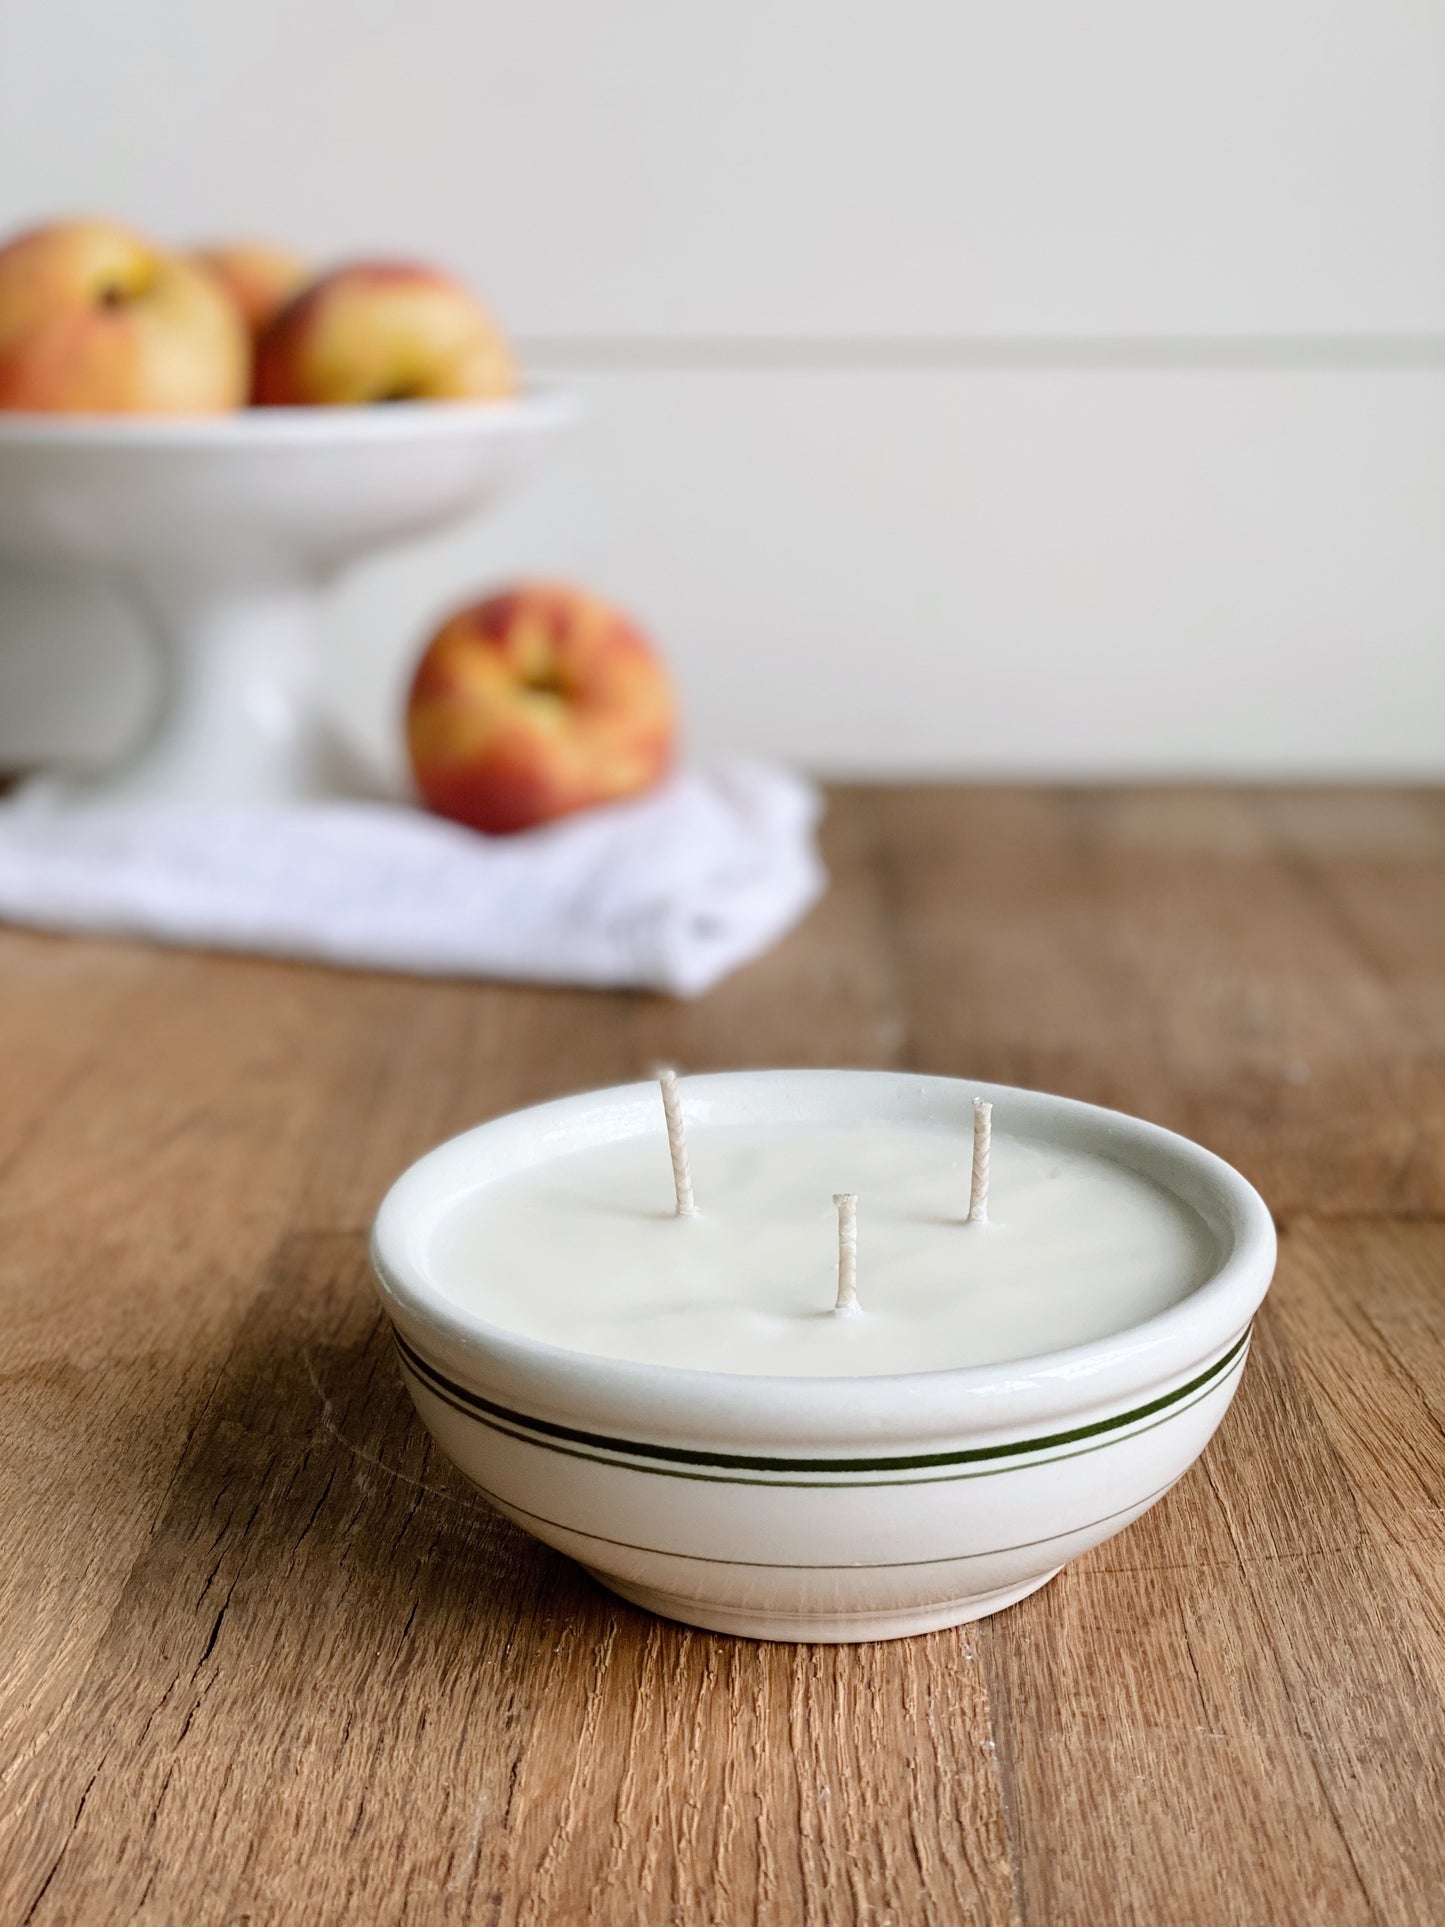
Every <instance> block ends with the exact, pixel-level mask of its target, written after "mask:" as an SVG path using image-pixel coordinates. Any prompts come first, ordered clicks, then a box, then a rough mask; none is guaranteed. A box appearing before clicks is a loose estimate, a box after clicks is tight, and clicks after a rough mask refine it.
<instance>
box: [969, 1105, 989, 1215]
mask: <svg viewBox="0 0 1445 1927" xmlns="http://www.w3.org/2000/svg"><path fill="white" fill-rule="evenodd" d="M992 1137H993V1106H992V1104H990V1103H989V1101H988V1099H987V1098H986V1097H976V1098H975V1099H974V1100H973V1183H972V1184H971V1185H970V1186H969V1193H968V1221H969V1223H970V1224H987V1223H988V1154H989V1144H990V1141H991V1139H992Z"/></svg>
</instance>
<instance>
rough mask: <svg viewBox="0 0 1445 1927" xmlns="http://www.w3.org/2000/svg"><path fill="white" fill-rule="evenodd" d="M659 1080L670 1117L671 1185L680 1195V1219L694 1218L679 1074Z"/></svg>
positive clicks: (668, 1074) (661, 1075) (662, 1074)
mask: <svg viewBox="0 0 1445 1927" xmlns="http://www.w3.org/2000/svg"><path fill="white" fill-rule="evenodd" d="M657 1081H658V1083H659V1084H661V1086H662V1108H663V1111H664V1113H665V1114H666V1117H667V1148H668V1150H669V1151H670V1152H671V1153H672V1185H673V1189H674V1191H676V1193H677V1215H678V1217H679V1218H695V1217H696V1216H697V1205H696V1204H695V1203H694V1202H693V1196H692V1174H691V1172H690V1171H689V1170H688V1168H687V1139H686V1138H685V1137H684V1136H683V1134H682V1099H681V1097H679V1096H678V1091H677V1072H676V1071H673V1070H661V1071H659V1072H658V1073H657Z"/></svg>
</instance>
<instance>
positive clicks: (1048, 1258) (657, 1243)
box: [420, 1107, 1216, 1377]
mask: <svg viewBox="0 0 1445 1927" xmlns="http://www.w3.org/2000/svg"><path fill="white" fill-rule="evenodd" d="M660 1108H661V1107H659V1113H660ZM995 1116H996V1118H997V1113H995ZM661 1125H662V1120H661V1116H660V1114H659V1119H658V1126H659V1128H658V1131H657V1134H656V1137H655V1138H654V1137H652V1136H650V1135H649V1136H643V1137H632V1138H627V1139H624V1140H621V1141H618V1142H613V1143H607V1144H601V1145H597V1146H595V1147H592V1148H589V1149H586V1150H582V1151H575V1152H571V1153H568V1154H566V1155H563V1156H560V1157H557V1158H555V1159H553V1160H550V1161H547V1162H544V1163H541V1164H538V1165H535V1166H533V1167H531V1168H530V1169H528V1170H526V1171H524V1172H522V1173H519V1174H516V1175H513V1176H509V1177H506V1178H502V1179H498V1180H495V1181H494V1182H492V1183H488V1184H481V1185H479V1186H478V1188H477V1189H476V1190H475V1191H473V1192H471V1193H469V1194H468V1195H466V1196H465V1197H464V1198H462V1199H460V1200H458V1201H456V1202H455V1203H453V1204H452V1205H451V1206H450V1207H449V1208H448V1209H447V1210H446V1211H445V1212H444V1213H443V1214H442V1215H441V1216H440V1218H439V1219H437V1220H436V1221H435V1222H433V1224H432V1225H431V1227H430V1229H429V1231H428V1233H427V1235H426V1239H425V1244H424V1248H423V1252H422V1253H421V1254H420V1255H422V1257H423V1262H424V1264H425V1267H426V1269H427V1271H428V1273H429V1274H430V1276H431V1277H432V1279H433V1280H434V1281H435V1284H436V1286H437V1288H438V1289H439V1290H440V1291H441V1292H442V1293H443V1294H444V1295H445V1296H446V1297H447V1298H449V1299H450V1300H451V1301H452V1302H453V1303H455V1304H456V1305H457V1306H458V1307H460V1308H463V1309H465V1310H466V1311H467V1312H469V1313H471V1314H473V1315H474V1316H476V1317H478V1318H481V1319H483V1320H485V1321H486V1322H488V1323H490V1324H494V1325H498V1326H501V1327H503V1328H505V1329H507V1330H510V1331H513V1332H515V1333H518V1334H519V1335H522V1336H525V1337H528V1338H532V1339H539V1340H541V1341H543V1342H544V1343H549V1344H554V1345H562V1346H566V1347H567V1348H569V1349H571V1350H574V1351H583V1352H590V1353H594V1354H597V1355H599V1356H602V1357H606V1358H616V1359H631V1360H634V1361H639V1362H644V1363H651V1364H663V1365H679V1366H686V1367H692V1368H694V1369H700V1370H706V1371H721V1372H742V1373H779V1374H804V1375H807V1376H840V1377H849V1376H858V1375H862V1374H867V1373H884V1372H913V1371H930V1370H935V1369H938V1368H941V1367H945V1366H958V1365H982V1364H990V1363H997V1362H1000V1361H1005V1360H1010V1359H1018V1358H1026V1357H1029V1356H1036V1355H1037V1354H1039V1353H1041V1352H1049V1351H1056V1350H1060V1349H1062V1348H1064V1347H1066V1346H1070V1345H1077V1344H1083V1343H1086V1342H1088V1341H1089V1340H1092V1339H1096V1338H1102V1337H1106V1336H1108V1335H1109V1334H1111V1333H1113V1332H1117V1331H1122V1330H1124V1329H1126V1328H1127V1327H1129V1326H1131V1325H1134V1324H1137V1323H1139V1322H1140V1321H1141V1320H1143V1319H1146V1318H1150V1317H1152V1316H1154V1315H1155V1314H1156V1313H1158V1312H1161V1311H1164V1310H1166V1309H1167V1308H1168V1307H1169V1306H1171V1305H1173V1304H1176V1303H1178V1301H1179V1300H1180V1299H1181V1298H1183V1297H1185V1296H1186V1295H1187V1294H1188V1293H1189V1292H1191V1291H1192V1290H1194V1289H1195V1288H1196V1287H1197V1286H1198V1285H1199V1284H1200V1283H1202V1282H1203V1280H1204V1279H1205V1278H1206V1277H1207V1276H1208V1275H1209V1273H1210V1272H1211V1270H1212V1269H1213V1268H1214V1265H1215V1263H1216V1252H1215V1247H1214V1241H1213V1239H1212V1237H1211V1235H1210V1233H1209V1231H1208V1229H1207V1227H1206V1226H1205V1224H1204V1222H1203V1220H1202V1219H1201V1218H1200V1217H1199V1216H1198V1215H1197V1213H1195V1212H1194V1211H1193V1210H1192V1209H1191V1208H1190V1207H1189V1206H1188V1205H1186V1204H1185V1203H1184V1202H1183V1201H1182V1200H1181V1199H1179V1198H1177V1197H1175V1196H1174V1195H1173V1194H1172V1193H1171V1192H1169V1191H1167V1190H1165V1189H1164V1188H1163V1187H1161V1186H1160V1185H1157V1184H1155V1183H1154V1182H1153V1181H1152V1180H1150V1179H1148V1178H1146V1177H1143V1176H1141V1175H1139V1174H1138V1173H1136V1172H1134V1171H1131V1170H1129V1169H1127V1168H1126V1167H1125V1166H1123V1165H1120V1164H1116V1163H1113V1162H1111V1161H1110V1160H1108V1159H1106V1158H1102V1157H1098V1156H1094V1155H1091V1154H1085V1153H1082V1152H1078V1151H1074V1150H1068V1149H1063V1148H1060V1147H1058V1146H1055V1145H1053V1144H1050V1143H1047V1142H1043V1141H1036V1140H1032V1139H1027V1138H1020V1137H1014V1136H1012V1135H1010V1134H1009V1132H1008V1131H1007V1129H1006V1128H1004V1126H1003V1124H1002V1122H1001V1121H1000V1122H999V1123H998V1124H996V1128H995V1130H994V1132H993V1141H992V1159H991V1177H990V1189H989V1222H987V1223H986V1224H969V1223H968V1222H966V1220H967V1216H968V1207H969V1188H970V1164H971V1159H972V1153H973V1146H972V1141H971V1139H970V1138H969V1137H968V1136H967V1135H955V1134H952V1133H949V1132H947V1131H944V1130H941V1129H935V1128H930V1127H928V1126H924V1125H913V1124H901V1123H892V1122H890V1123H879V1124H831V1123H807V1124H803V1123H799V1124H786V1125H761V1126H758V1127H746V1128H745V1127H743V1126H739V1125H723V1126H714V1127H703V1128H694V1127H690V1128H689V1133H688V1142H689V1148H690V1151H691V1160H692V1178H693V1185H694V1190H695V1193H696V1197H697V1204H698V1215H697V1216H696V1217H692V1218H679V1217H678V1216H677V1212H676V1202H675V1199H674V1196H673V1187H672V1174H671V1165H670V1163H669V1159H668V1150H667V1141H666V1138H665V1136H664V1135H663V1131H662V1128H661ZM841 1191H850V1192H856V1193H857V1196H858V1268H857V1281H858V1302H859V1305H860V1308H861V1312H860V1315H859V1316H858V1317H854V1318H839V1317H836V1316H834V1304H835V1301H836V1298H837V1282H838V1279H837V1270H838V1222H837V1211H836V1208H835V1204H834V1198H835V1195H836V1194H838V1193H839V1192H841Z"/></svg>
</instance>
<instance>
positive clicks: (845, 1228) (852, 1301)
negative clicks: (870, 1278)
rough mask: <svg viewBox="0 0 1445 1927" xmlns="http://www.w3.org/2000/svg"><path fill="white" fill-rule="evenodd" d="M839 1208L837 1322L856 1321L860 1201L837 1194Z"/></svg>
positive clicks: (835, 1199) (835, 1311) (843, 1192)
mask: <svg viewBox="0 0 1445 1927" xmlns="http://www.w3.org/2000/svg"><path fill="white" fill-rule="evenodd" d="M833 1202H834V1204H836V1205H837V1207H838V1302H837V1304H835V1305H834V1307H833V1316H834V1317H835V1318H856V1317H857V1316H858V1314H859V1312H860V1310H861V1309H862V1307H861V1306H860V1305H859V1303H858V1199H857V1196H856V1194H855V1193H854V1192H852V1191H835V1192H834V1193H833Z"/></svg>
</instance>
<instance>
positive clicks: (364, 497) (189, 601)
mask: <svg viewBox="0 0 1445 1927" xmlns="http://www.w3.org/2000/svg"><path fill="white" fill-rule="evenodd" d="M570 416H571V408H570V406H569V404H568V403H567V401H566V400H565V398H564V397H562V396H559V395H551V394H529V395H524V396H522V397H520V398H518V399H517V400H516V401H508V402H415V403H400V404H397V405H395V406H391V407H386V408H246V409H242V410H240V411H239V412H238V413H237V414H234V415H220V416H214V417H199V418H196V419H194V420H185V419H180V420H173V419H164V418H155V417H147V416H130V415H109V416H86V417H79V416H75V417H73V416H64V415H22V414H5V413H0V554H7V555H15V556H19V557H21V558H22V559H26V560H31V561H35V562H43V563H45V564H47V565H48V566H50V567H51V568H54V569H58V570H60V571H62V572H65V573H68V574H71V575H77V576H81V577H89V578H92V579H96V580H99V581H101V582H103V583H104V584H105V585H106V586H107V587H109V588H110V589H112V590H114V591H116V592H118V593H119V594H121V595H123V596H125V597H126V598H127V599H128V600H129V601H130V602H131V603H132V604H133V605H134V607H135V609H136V610H137V612H138V613H139V615H140V616H141V619H142V621H143V622H144V623H145V624H146V625H147V627H149V628H150V629H151V630H152V632H153V633H154V635H155V637H156V640H157V642H158V643H159V645H160V660H161V665H162V671H163V676H162V681H163V698H162V704H161V709H160V713H159V714H158V715H157V717H156V718H155V721H154V723H153V725H152V728H151V730H150V733H149V735H148V736H147V737H146V739H145V740H144V741H143V742H141V743H139V744H137V745H136V746H135V747H134V750H133V751H132V753H131V755H130V757H129V759H128V760H127V761H126V762H125V763H123V764H122V765H121V766H120V767H118V768H116V769H114V770H109V771H106V772H104V773H102V774H100V775H99V776H97V777H96V778H94V779H92V780H88V781H82V782H77V783H75V784H74V785H72V786H70V788H68V789H67V788H66V787H65V786H60V785H57V786H56V787H55V791H54V793H55V795H56V797H57V798H58V799H60V800H75V801H81V802H90V801H104V802H184V803H220V804H249V805H256V804H273V803H287V802H292V801H295V800H297V799H298V798H303V797H308V796H324V795H328V794H330V793H331V791H332V790H333V788H334V787H335V786H336V782H337V777H338V771H337V766H336V757H335V751H334V745H333V744H332V743H331V742H330V741H329V739H328V734H327V731H326V729H325V726H324V721H323V715H322V708H323V706H322V704H321V701H320V692H319V691H318V689H317V687H316V677H317V672H318V659H317V652H316V647H315V642H316V633H317V627H318V621H319V610H320V603H321V598H322V595H323V593H324V592H325V590H326V588H327V587H328V586H329V584H330V583H331V582H332V581H333V580H334V579H335V577H336V576H337V574H338V573H339V572H340V571H341V570H343V569H344V568H347V567H349V566H350V565H351V564H352V563H354V562H359V561H362V560H363V559H365V558H366V557H367V556H370V555H372V554H374V553H376V552H377V551H379V550H381V549H384V548H387V547H390V546H391V545H392V544H394V543H398V542H407V541H412V540H415V539H416V538H417V537H418V536H422V535H426V534H428V533H430V532H431V531H433V530H436V529H441V528H445V527H446V526H447V525H448V524H450V523H453V522H456V521H458V520H460V519H461V518H462V517H464V516H474V515H480V514H482V513H484V512H485V511H486V510H487V509H488V508H490V506H491V505H492V504H493V503H494V502H496V501H498V500H500V499H501V497H502V496H504V495H505V494H506V493H507V492H508V491H509V490H510V489H511V488H512V487H513V486H514V485H515V484H516V483H517V482H518V481H519V480H520V478H521V477H522V476H523V475H525V474H526V472H527V470H528V469H529V468H530V467H531V466H532V465H533V463H534V462H535V461H536V460H537V459H538V458H539V457H540V455H541V454H542V452H543V450H544V449H545V448H546V447H547V445H548V444H549V443H550V441H551V440H552V438H553V436H554V435H555V434H556V432H557V430H558V429H559V428H560V427H562V426H563V425H564V424H565V423H566V422H567V421H568V420H569V419H570Z"/></svg>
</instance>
